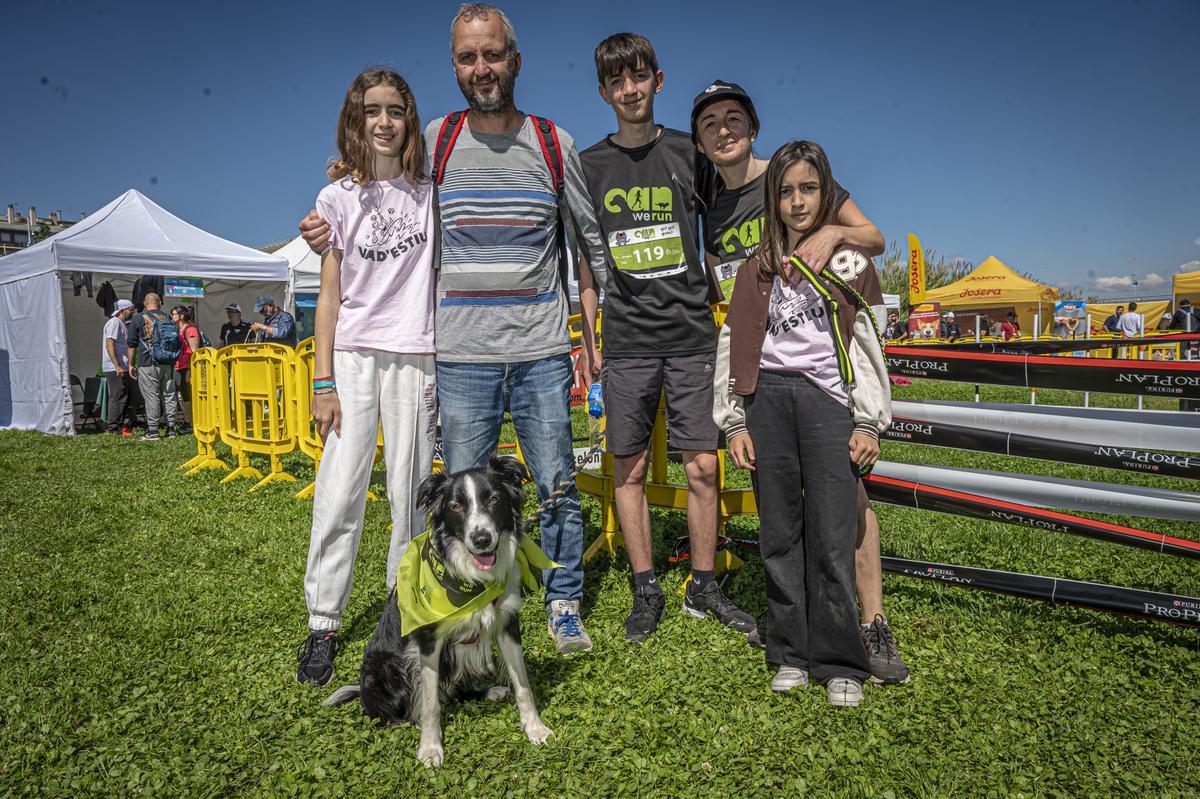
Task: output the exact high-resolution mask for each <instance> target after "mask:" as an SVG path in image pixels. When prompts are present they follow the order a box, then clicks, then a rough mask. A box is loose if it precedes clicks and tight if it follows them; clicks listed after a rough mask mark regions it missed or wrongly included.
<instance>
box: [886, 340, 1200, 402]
mask: <svg viewBox="0 0 1200 799" xmlns="http://www.w3.org/2000/svg"><path fill="white" fill-rule="evenodd" d="M884 352H885V354H886V356H887V363H888V372H889V373H891V374H893V375H903V376H905V377H924V378H929V379H932V380H952V381H957V382H961V383H987V384H991V385H997V386H1017V387H1023V388H1061V389H1067V390H1070V391H1102V392H1108V393H1112V394H1142V395H1146V396H1153V397H1173V398H1178V399H1200V362H1192V361H1135V360H1123V359H1113V358H1055V357H1052V356H1044V355H1000V354H996V355H993V354H985V353H981V352H957V351H952V350H948V349H943V348H936V349H935V348H932V347H910V346H904V347H887V348H886V349H885V350H884Z"/></svg>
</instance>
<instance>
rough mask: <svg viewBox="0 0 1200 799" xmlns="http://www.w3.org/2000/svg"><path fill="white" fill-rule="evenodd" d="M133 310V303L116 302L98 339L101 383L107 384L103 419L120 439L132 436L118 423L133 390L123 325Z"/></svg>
mask: <svg viewBox="0 0 1200 799" xmlns="http://www.w3.org/2000/svg"><path fill="white" fill-rule="evenodd" d="M133 311H134V305H133V303H132V302H130V301H129V300H117V304H116V305H115V306H114V308H113V312H112V316H110V317H109V318H108V321H107V322H105V323H104V332H103V334H101V339H100V361H101V368H102V370H103V372H104V380H105V382H107V383H108V418H107V419H106V420H105V421H106V422H107V430H108V432H110V433H120V434H121V435H123V436H129V435H133V434H132V433H131V432H130V430H129V425H128V424H125V423H124V422H123V421H122V420H121V417H122V416H124V415H125V405H126V403H127V401H128V399H129V390H130V389H131V388H132V387H133V386H132V385H131V382H132V380H133V377H132V376H131V375H130V374H129V347H128V341H129V331H128V329H127V328H126V327H125V323H126V322H128V321H129V320H130V318H131V317H132V316H133Z"/></svg>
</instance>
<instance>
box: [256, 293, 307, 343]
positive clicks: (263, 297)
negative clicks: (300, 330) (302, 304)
mask: <svg viewBox="0 0 1200 799" xmlns="http://www.w3.org/2000/svg"><path fill="white" fill-rule="evenodd" d="M254 312H255V313H260V314H262V316H263V321H261V322H255V323H254V324H252V325H250V332H251V333H256V334H257V336H256V337H255V341H254V343H262V344H286V345H288V346H289V347H294V346H296V320H295V319H294V318H293V317H292V315H291V314H290V313H288V312H287V311H285V310H283V309H282V308H280V307H279V306H277V305H276V304H275V300H274V299H272V298H271V296H270V295H269V294H260V295H258V299H257V300H255V301H254Z"/></svg>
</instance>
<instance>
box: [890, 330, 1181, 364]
mask: <svg viewBox="0 0 1200 799" xmlns="http://www.w3.org/2000/svg"><path fill="white" fill-rule="evenodd" d="M1195 341H1200V334H1197V333H1180V334H1178V335H1170V336H1144V337H1142V338H1086V339H1085V338H1075V339H1062V338H1040V339H1038V340H1037V341H971V340H970V339H965V340H964V339H959V340H958V341H953V342H949V341H937V342H929V343H922V342H919V341H914V342H913V343H912V344H906V345H905V346H911V347H915V348H919V349H921V350H922V351H924V350H928V349H938V350H951V351H953V352H986V353H997V354H1002V355H1048V354H1053V353H1058V352H1086V351H1091V350H1108V349H1114V348H1120V347H1144V346H1147V345H1151V344H1153V345H1156V346H1161V345H1163V344H1185V345H1186V344H1190V343H1192V342H1195ZM1122 360H1124V359H1122Z"/></svg>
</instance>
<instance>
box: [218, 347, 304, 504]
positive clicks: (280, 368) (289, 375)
mask: <svg viewBox="0 0 1200 799" xmlns="http://www.w3.org/2000/svg"><path fill="white" fill-rule="evenodd" d="M294 357H295V356H294V353H293V351H292V348H291V347H287V346H284V345H282V344H235V345H233V346H231V347H225V348H223V349H221V350H220V352H219V353H218V354H217V363H218V364H219V365H221V366H222V367H223V368H224V371H225V372H226V374H228V375H229V389H230V395H229V400H228V402H229V405H228V410H229V412H228V413H227V414H224V415H223V418H222V421H223V422H227V424H222V425H219V426H218V428H219V431H220V435H221V441H222V442H224V443H225V444H227V445H228V446H230V447H231V448H232V449H233V451H234V453H235V454H236V455H237V461H238V465H237V468H236V469H234V470H233V471H232V472H230V473H229V474H227V475H226V476H225V477H224V478H223V479H222V480H221V482H222V483H228V482H230V481H231V480H237V479H239V478H242V477H250V478H255V479H256V480H257V482H256V483H255V484H254V485H253V486H252V487H251V488H250V490H251V491H257V490H258V489H260V488H262V487H263V486H265V485H268V484H269V483H274V482H277V481H281V480H295V479H296V478H295V477H292V476H291V475H290V474H288V473H286V472H285V471H284V470H283V462H282V456H283V455H285V454H287V453H289V452H291V451H292V450H294V449H296V438H297V437H296V431H295V429H294V425H293V424H292V420H291V417H292V413H293V412H294V411H293V409H294V407H295V404H294V399H293V396H292V395H293V394H294V393H295V391H296V382H295V378H294V368H295V365H294ZM250 453H256V454H259V455H266V456H267V457H268V458H270V464H271V465H270V469H269V471H268V472H267V474H266V475H263V473H262V472H260V471H259V470H258V469H255V468H254V467H253V466H251V465H250V457H249V456H250Z"/></svg>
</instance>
